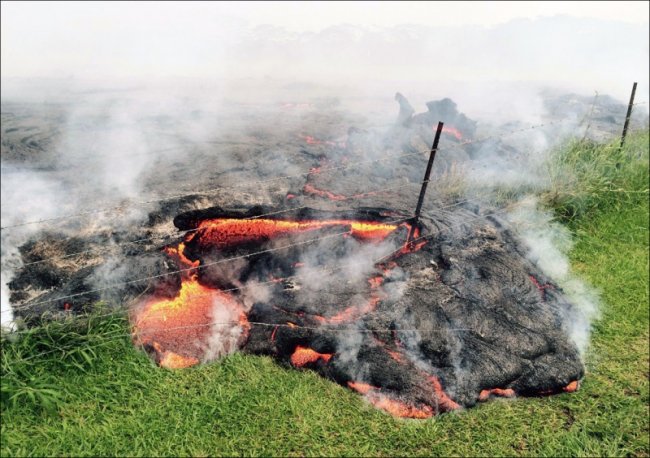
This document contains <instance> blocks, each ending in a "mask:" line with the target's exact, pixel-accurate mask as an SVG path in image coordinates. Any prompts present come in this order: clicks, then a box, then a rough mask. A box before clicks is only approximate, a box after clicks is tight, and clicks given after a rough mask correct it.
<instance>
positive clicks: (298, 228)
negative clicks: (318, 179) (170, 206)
mask: <svg viewBox="0 0 650 458" xmlns="http://www.w3.org/2000/svg"><path fill="white" fill-rule="evenodd" d="M335 226H341V227H342V229H343V231H342V232H349V233H350V235H351V236H352V237H354V238H356V239H358V240H361V241H380V240H382V239H384V238H386V237H387V236H388V235H389V234H390V233H391V232H393V231H394V230H395V229H397V227H398V226H399V225H398V224H387V223H379V222H373V221H353V220H305V221H287V220H276V219H261V218H260V219H250V220H241V219H234V218H219V219H209V220H205V221H202V222H201V223H200V224H199V227H198V230H197V233H196V237H195V238H196V239H197V240H198V243H199V244H200V245H201V247H202V248H210V247H216V248H226V247H232V246H236V245H240V244H245V243H251V242H255V243H262V242H266V241H269V240H271V239H274V238H277V237H280V236H283V235H285V236H286V235H292V234H299V233H304V232H308V231H314V230H317V229H322V228H326V227H335Z"/></svg>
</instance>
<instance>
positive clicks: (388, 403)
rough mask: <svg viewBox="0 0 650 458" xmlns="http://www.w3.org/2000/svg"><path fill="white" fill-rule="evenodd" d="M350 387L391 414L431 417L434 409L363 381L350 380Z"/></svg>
mask: <svg viewBox="0 0 650 458" xmlns="http://www.w3.org/2000/svg"><path fill="white" fill-rule="evenodd" d="M348 387H349V388H351V389H353V390H354V391H356V392H358V393H361V394H363V395H364V396H365V397H366V399H367V400H368V401H369V402H370V403H371V404H372V405H374V406H375V407H377V408H378V409H381V410H384V411H386V412H388V413H390V414H391V415H393V416H395V417H399V418H420V419H424V418H430V417H432V416H433V414H434V411H433V409H432V408H431V407H429V406H427V405H425V406H422V407H416V406H413V405H410V404H407V403H405V402H402V401H398V400H397V399H392V398H390V397H388V396H386V395H385V394H382V393H381V390H380V389H379V388H377V387H375V386H372V385H369V384H367V383H363V382H348Z"/></svg>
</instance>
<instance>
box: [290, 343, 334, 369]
mask: <svg viewBox="0 0 650 458" xmlns="http://www.w3.org/2000/svg"><path fill="white" fill-rule="evenodd" d="M331 358H332V354H330V353H318V352H317V351H315V350H312V349H311V348H307V347H301V346H300V345H298V346H297V347H296V350H295V351H294V352H293V354H292V355H291V364H293V365H294V366H296V367H303V366H304V365H306V364H310V363H315V362H317V361H318V360H323V361H324V362H326V363H327V362H329V360H330V359H331Z"/></svg>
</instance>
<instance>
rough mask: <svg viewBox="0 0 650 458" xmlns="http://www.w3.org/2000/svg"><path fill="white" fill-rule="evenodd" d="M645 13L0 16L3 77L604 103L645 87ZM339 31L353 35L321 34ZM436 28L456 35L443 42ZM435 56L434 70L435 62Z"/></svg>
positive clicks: (158, 10)
mask: <svg viewBox="0 0 650 458" xmlns="http://www.w3.org/2000/svg"><path fill="white" fill-rule="evenodd" d="M649 5H650V2H648V1H642V2H622V1H619V2H214V3H212V2H179V3H175V2H61V3H58V2H2V15H1V18H2V19H1V22H2V24H1V25H2V27H1V33H2V42H1V51H2V76H3V77H15V76H18V77H33V76H37V77H68V76H75V77H79V78H106V79H109V80H110V79H111V78H114V77H136V78H138V77H144V78H152V77H169V76H181V77H185V76H187V77H207V78H214V77H225V78H228V77H242V76H262V77H263V76H267V75H270V76H277V77H287V76H290V77H294V78H298V79H299V78H303V79H304V80H307V81H312V80H314V79H316V78H317V77H318V76H322V77H323V79H324V80H326V81H328V82H329V80H328V78H329V79H330V80H332V81H333V80H335V79H339V80H346V79H348V78H351V77H353V76H356V77H357V78H360V79H361V80H363V79H364V78H365V79H366V80H367V79H368V78H366V75H372V76H373V77H374V78H381V77H383V78H390V79H391V80H393V79H395V80H399V79H401V78H402V77H403V76H408V75H414V74H415V73H417V72H418V71H419V70H423V76H426V77H427V78H429V79H430V76H429V75H431V74H434V73H435V74H437V76H438V78H439V79H441V78H448V79H449V78H452V77H453V78H457V79H458V80H477V79H481V78H485V79H488V78H492V79H496V80H513V81H528V80H533V79H537V80H543V81H547V80H550V79H557V80H562V79H563V78H564V79H566V80H571V81H580V82H581V84H582V82H583V81H585V82H586V83H587V87H588V89H587V92H591V90H592V86H594V87H595V86H597V87H600V88H602V89H608V86H607V83H608V82H611V81H614V82H619V81H620V84H621V86H620V87H621V88H623V87H626V86H628V85H629V80H630V79H631V78H635V79H640V80H641V84H642V85H643V84H644V83H643V80H644V79H647V60H648V57H647V55H648V52H649V51H648V38H647V24H648V17H649V15H650V8H649ZM558 15H565V16H570V17H572V18H583V19H584V21H582V19H580V20H578V22H570V23H567V22H566V21H564V22H562V21H561V20H558V22H557V23H558V26H557V30H556V29H555V26H554V25H553V24H554V23H553V24H551V25H550V26H548V25H544V26H543V27H539V26H538V27H536V28H535V27H529V26H528V25H527V24H525V23H524V24H523V25H518V26H514V27H510V28H507V29H506V28H504V29H503V32H500V31H499V30H497V29H498V28H499V27H502V28H503V27H505V26H504V25H503V24H506V23H508V22H510V21H513V20H517V19H522V18H523V19H531V20H534V19H536V18H543V17H556V16H558ZM594 20H598V21H603V22H602V24H608V26H607V27H608V28H605V27H604V26H603V27H601V26H600V25H599V24H600V23H594ZM580 21H582V22H580ZM583 23H584V24H585V27H584V28H581V24H583ZM343 24H346V25H351V26H353V27H347V28H345V27H342V28H339V29H336V30H330V29H328V28H330V27H332V26H338V25H343ZM594 24H595V25H594ZM612 24H613V25H612ZM269 25H270V26H272V27H268V26H269ZM401 25H408V26H404V27H398V26H401ZM576 25H577V27H576ZM418 27H420V28H419V29H418ZM423 27H429V28H431V27H433V28H435V29H423ZM445 27H452V29H447V30H449V33H447V32H445V31H444V30H445V29H442V28H445ZM454 27H462V29H458V30H454V29H453V28H454ZM544 27H546V28H544ZM477 28H478V30H479V32H477ZM492 29H494V32H490V30H492ZM418 30H419V31H418ZM423 30H424V32H423ZM436 30H438V32H436ZM440 30H442V32H440ZM481 30H483V31H484V32H481ZM417 33H419V35H417V36H416V35H412V34H417ZM414 37H415V38H414ZM452 37H453V38H452ZM409 40H410V41H409ZM489 40H492V41H489ZM442 47H444V51H443V52H442V55H441V52H440V49H441V48H442ZM387 48H390V49H389V50H387ZM388 51H390V52H388ZM572 53H573V54H572ZM436 55H437V57H439V58H440V60H444V62H434V60H435V59H433V58H432V56H434V57H435V56H436ZM319 65H320V67H319ZM421 79H422V78H421ZM646 86H647V84H646ZM616 90H617V91H621V92H623V91H622V90H621V89H619V88H618V87H617V88H616ZM644 90H645V91H647V89H644Z"/></svg>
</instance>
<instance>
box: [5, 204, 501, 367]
mask: <svg viewBox="0 0 650 458" xmlns="http://www.w3.org/2000/svg"><path fill="white" fill-rule="evenodd" d="M508 210H509V208H508V207H505V208H502V209H499V210H497V211H494V212H491V213H488V214H484V215H477V216H476V217H474V218H472V219H471V220H477V219H481V218H486V217H490V216H496V215H497V214H501V213H504V212H505V211H508ZM471 220H466V221H463V222H461V223H459V225H465V224H467V223H468V222H469V221H471ZM454 227H455V225H452V226H449V227H446V228H443V229H440V230H438V231H436V232H434V233H431V234H427V235H424V236H420V237H417V238H415V239H414V240H413V241H412V242H411V243H417V242H419V241H422V240H424V239H426V238H430V237H432V236H435V235H438V234H440V233H442V232H444V231H446V230H451V229H452V228H454ZM402 249H403V247H399V248H397V249H396V250H394V251H392V252H391V253H388V254H386V255H384V256H382V257H380V258H378V259H376V260H375V261H373V264H374V265H376V264H380V263H381V262H383V261H384V260H388V259H390V258H391V257H392V256H394V255H395V254H397V253H399V252H400V251H401V250H402ZM336 269H338V270H340V269H342V267H339V268H336ZM294 277H296V275H293V276H290V277H285V278H284V279H290V278H294ZM277 281H278V279H274V280H271V281H270V282H273V283H276V282H277ZM243 288H246V286H244V287H239V288H232V289H229V290H216V289H215V290H214V291H212V292H210V293H201V294H197V295H194V296H198V295H201V296H203V295H211V294H214V293H215V292H217V291H220V292H228V291H234V290H238V289H243ZM123 312H124V311H117V310H113V311H111V312H109V313H107V314H104V315H99V316H93V315H90V316H88V318H94V319H98V318H102V317H108V316H111V315H121V314H122V313H123ZM387 313H388V312H386V314H384V315H382V316H384V317H385V316H387ZM375 316H376V315H375ZM78 318H81V316H79V317H78ZM357 322H358V321H357V320H355V321H353V322H348V323H345V324H346V325H348V326H346V327H342V323H326V324H320V325H318V326H305V325H298V324H295V323H291V324H289V323H286V322H285V323H266V322H260V321H247V324H248V325H251V326H265V327H272V328H278V327H282V328H290V329H303V330H312V331H318V332H337V333H350V332H356V333H376V332H420V331H428V330H429V329H428V328H427V329H420V328H413V329H410V328H409V329H400V328H396V327H394V326H393V327H391V328H360V327H358V326H355V327H350V326H349V325H350V324H353V323H357ZM235 325H240V322H239V320H237V321H235V320H232V321H226V322H211V323H201V324H195V325H184V326H174V327H168V328H165V329H164V332H168V331H173V330H179V329H192V328H199V327H213V326H217V327H218V326H235ZM450 330H455V331H471V330H469V329H466V328H454V329H450ZM38 331H39V328H35V329H28V330H24V331H13V332H11V333H10V334H11V335H18V334H26V333H36V332H38ZM154 332H159V331H158V330H150V331H146V330H144V331H141V330H138V331H137V332H135V331H131V332H128V333H125V332H122V331H118V332H116V333H108V334H101V335H94V336H88V335H83V334H81V335H79V337H89V340H91V339H92V340H99V341H100V343H93V347H95V346H96V345H101V344H102V342H104V343H106V342H107V341H113V340H117V339H122V338H125V337H132V338H133V337H138V336H141V335H143V334H145V335H146V334H151V333H154ZM107 335H108V336H109V337H106V336H107ZM110 336H112V337H110ZM78 348H79V347H78V343H75V344H74V346H71V347H57V348H54V349H52V350H48V351H46V352H42V353H38V354H34V355H30V356H29V357H27V358H22V359H20V360H19V362H25V361H28V360H31V359H35V358H37V357H42V356H46V355H48V354H52V353H56V352H59V351H66V350H68V349H78Z"/></svg>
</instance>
